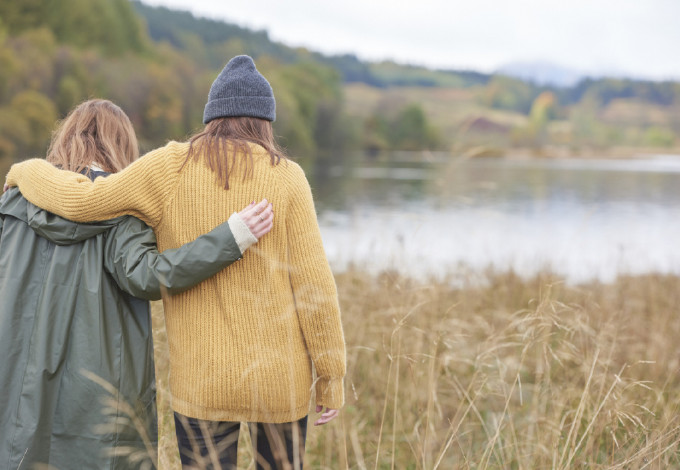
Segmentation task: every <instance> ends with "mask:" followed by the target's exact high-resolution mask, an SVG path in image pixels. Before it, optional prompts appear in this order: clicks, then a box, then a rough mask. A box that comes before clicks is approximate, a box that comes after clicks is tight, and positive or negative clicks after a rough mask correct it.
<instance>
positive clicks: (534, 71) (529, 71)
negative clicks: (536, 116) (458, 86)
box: [497, 61, 588, 88]
mask: <svg viewBox="0 0 680 470" xmlns="http://www.w3.org/2000/svg"><path fill="white" fill-rule="evenodd" d="M497 72H498V73H500V74H503V75H508V76H510V77H514V78H519V79H520V80H524V81H528V82H533V83H535V84H537V85H548V86H557V87H561V88H568V87H571V86H574V85H576V84H577V83H578V82H579V81H581V80H582V79H584V78H586V77H587V76H588V74H587V73H585V72H582V71H579V70H576V69H572V68H569V67H564V66H561V65H558V64H554V63H552V62H547V61H531V62H512V63H509V64H507V65H504V66H502V67H501V68H499V69H498V71H497Z"/></svg>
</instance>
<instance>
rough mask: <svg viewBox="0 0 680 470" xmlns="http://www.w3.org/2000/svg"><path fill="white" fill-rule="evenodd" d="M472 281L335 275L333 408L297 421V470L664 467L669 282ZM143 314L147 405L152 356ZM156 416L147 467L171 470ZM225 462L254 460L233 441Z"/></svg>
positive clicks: (679, 285) (672, 461)
mask: <svg viewBox="0 0 680 470" xmlns="http://www.w3.org/2000/svg"><path fill="white" fill-rule="evenodd" d="M488 279H489V282H488V284H486V285H485V286H479V285H476V286H473V285H470V286H463V287H455V288H454V287H451V286H448V285H446V284H444V283H433V284H428V283H421V282H414V281H411V280H409V279H405V278H402V277H399V276H398V275H393V274H383V275H380V276H369V275H366V274H364V273H358V272H350V273H344V274H341V275H338V276H337V283H338V288H339V294H340V301H341V304H342V309H343V323H344V326H345V334H346V340H347V346H348V375H347V381H346V393H347V405H346V407H345V409H344V410H343V412H342V415H341V417H340V418H339V419H337V420H336V421H335V422H333V423H331V424H330V425H327V426H325V427H323V428H310V433H309V437H308V445H307V456H306V459H307V467H308V468H329V469H336V468H381V469H382V468H398V469H404V468H414V469H421V468H422V469H433V468H441V469H451V468H456V469H457V468H480V469H482V468H493V469H511V468H517V469H538V468H555V469H567V468H586V467H587V468H658V469H662V468H663V469H666V468H679V467H680V453H679V452H678V445H679V443H680V417H679V416H680V413H679V411H680V376H679V375H678V368H679V367H680V350H679V349H678V348H677V346H676V344H677V338H680V321H679V320H678V319H677V318H676V315H677V313H678V310H679V309H678V306H679V305H680V277H675V276H661V275H648V276H637V277H622V278H620V279H618V280H617V281H616V282H614V283H612V284H606V285H601V284H597V283H593V284H589V285H584V286H566V285H564V284H563V283H561V282H560V281H559V280H557V279H554V278H551V277H550V276H549V275H542V276H538V277H536V278H533V279H530V280H523V279H520V278H518V277H517V276H515V275H513V274H503V275H498V274H495V275H494V274H492V275H489V276H488ZM154 312H155V313H154V316H155V318H154V320H155V321H156V326H157V328H156V331H155V339H156V347H157V353H158V354H157V368H158V370H159V384H160V386H159V393H160V399H161V405H160V406H161V411H162V410H163V407H165V410H167V404H164V400H165V399H167V388H166V387H167V349H166V345H165V343H164V331H163V330H162V327H161V324H162V322H159V320H160V319H161V318H162V317H161V315H162V314H161V309H160V308H159V307H158V306H155V308H154ZM161 414H163V412H162V413H161ZM168 417H169V415H168V414H165V415H163V416H162V420H163V421H162V424H161V428H162V429H161V433H162V435H161V447H162V450H161V458H160V461H161V468H178V467H176V463H177V460H178V457H177V455H176V451H175V450H174V449H175V448H174V445H175V444H174V442H173V436H172V432H173V431H172V427H171V422H170V420H169V419H168ZM241 435H242V444H246V443H247V442H246V441H247V433H241ZM240 463H241V467H242V468H254V467H253V465H252V455H251V453H250V450H249V448H248V446H246V445H242V451H241V454H240Z"/></svg>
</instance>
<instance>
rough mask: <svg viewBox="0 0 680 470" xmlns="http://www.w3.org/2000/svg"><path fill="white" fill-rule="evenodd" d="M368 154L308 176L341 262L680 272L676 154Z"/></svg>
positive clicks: (588, 272)
mask: <svg viewBox="0 0 680 470" xmlns="http://www.w3.org/2000/svg"><path fill="white" fill-rule="evenodd" d="M355 161H356V159H355ZM361 161H362V163H361V164H355V165H347V166H332V167H330V168H327V169H325V171H324V172H323V174H318V173H317V176H316V177H314V178H313V181H312V186H313V188H314V195H315V200H316V204H317V210H318V212H319V223H320V225H321V229H322V235H323V238H324V244H325V247H326V250H327V253H328V256H329V259H330V261H331V264H332V265H333V266H334V268H335V269H339V270H342V269H344V268H346V267H347V266H348V264H349V263H354V264H357V265H359V266H361V267H363V268H365V269H368V270H370V271H374V272H375V271H380V270H382V269H398V270H400V271H403V272H405V273H409V274H413V275H417V276H422V275H435V276H444V275H447V274H452V273H453V274H456V273H460V272H465V271H466V270H472V271H482V270H484V269H486V268H488V267H492V268H495V269H497V270H505V269H514V270H516V271H518V272H519V273H521V274H524V275H530V274H532V273H534V272H537V271H539V270H544V269H550V270H552V271H554V272H556V273H558V274H561V275H564V276H565V277H566V278H567V279H568V280H570V281H573V282H579V281H587V280H590V279H593V278H597V279H601V280H605V281H606V280H611V279H613V278H614V277H615V276H616V275H617V274H619V273H645V272H672V273H680V249H678V247H677V240H680V157H677V156H658V157H654V158H648V159H640V160H605V159H595V160H592V159H591V160H585V159H574V160H504V159H471V160H452V159H451V158H450V157H449V156H448V155H436V154H435V155H429V156H428V158H427V159H423V158H422V156H421V155H416V156H414V155H409V154H395V155H392V156H391V158H390V159H389V161H368V162H367V161H365V160H361Z"/></svg>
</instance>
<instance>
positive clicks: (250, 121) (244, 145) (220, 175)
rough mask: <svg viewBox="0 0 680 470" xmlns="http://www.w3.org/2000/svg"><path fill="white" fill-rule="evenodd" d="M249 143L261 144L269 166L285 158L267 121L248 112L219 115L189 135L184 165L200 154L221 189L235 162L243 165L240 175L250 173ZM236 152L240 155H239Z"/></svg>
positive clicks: (227, 180) (225, 183) (227, 185)
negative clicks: (247, 113) (234, 114)
mask: <svg viewBox="0 0 680 470" xmlns="http://www.w3.org/2000/svg"><path fill="white" fill-rule="evenodd" d="M250 144H257V145H259V146H260V147H262V148H264V149H265V151H267V153H269V157H270V161H271V164H272V166H274V165H278V164H279V162H280V161H281V159H284V160H285V159H286V158H287V157H286V154H285V152H284V151H283V149H282V148H281V147H280V146H279V145H278V144H277V143H276V138H275V137H274V130H273V129H272V123H271V122H269V121H267V120H265V119H260V118H254V117H248V116H239V117H223V118H217V119H213V120H212V121H210V122H209V123H208V124H206V126H205V127H204V128H203V130H202V131H201V132H199V133H197V134H195V135H194V136H192V137H191V139H189V154H188V155H187V158H186V160H185V161H184V165H186V163H187V162H188V161H189V159H190V158H194V160H196V161H198V160H199V159H200V158H201V156H203V158H204V159H205V162H206V164H207V165H208V167H209V168H210V169H211V170H212V171H214V172H215V173H216V174H217V179H218V181H219V183H220V184H222V185H223V186H224V189H229V175H230V174H231V173H232V172H233V171H234V169H235V168H236V167H237V166H238V165H242V166H243V179H245V178H247V177H248V175H250V174H252V169H253V150H252V148H251V146H250ZM239 155H242V156H243V157H242V158H239ZM184 165H182V167H183V166H184Z"/></svg>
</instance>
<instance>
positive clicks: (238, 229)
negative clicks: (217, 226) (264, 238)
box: [228, 212, 257, 254]
mask: <svg viewBox="0 0 680 470" xmlns="http://www.w3.org/2000/svg"><path fill="white" fill-rule="evenodd" d="M228 223H229V229H230V230H231V233H232V235H234V240H236V244H237V245H238V248H239V250H241V254H243V253H245V252H246V250H247V249H248V248H249V247H250V246H251V245H254V244H255V243H257V238H255V235H253V233H252V232H251V231H250V229H249V228H248V226H247V225H246V223H245V222H244V221H243V219H242V218H241V216H239V215H238V214H237V213H236V212H234V213H233V214H231V217H229V220H228Z"/></svg>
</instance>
